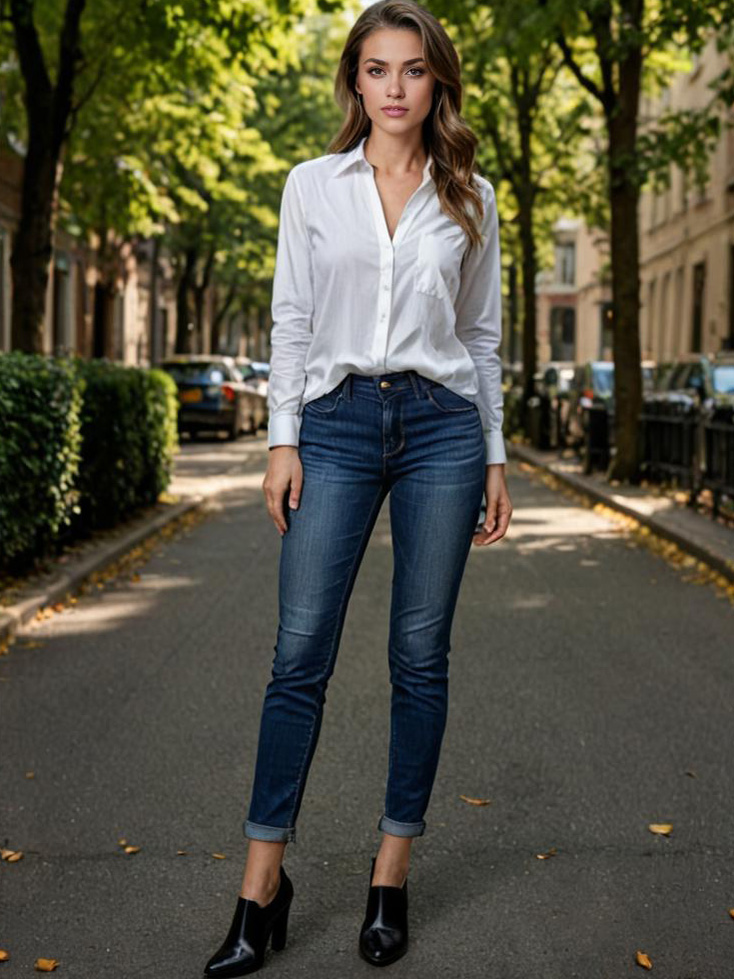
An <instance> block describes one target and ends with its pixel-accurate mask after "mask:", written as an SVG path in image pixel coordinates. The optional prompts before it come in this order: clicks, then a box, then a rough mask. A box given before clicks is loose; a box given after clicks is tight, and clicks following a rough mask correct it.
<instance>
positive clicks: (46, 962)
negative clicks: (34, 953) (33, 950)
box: [33, 959, 59, 972]
mask: <svg viewBox="0 0 734 979" xmlns="http://www.w3.org/2000/svg"><path fill="white" fill-rule="evenodd" d="M58 964H59V960H58V959H36V961H35V962H34V963H33V968H34V969H38V971H39V972H53V971H54V969H55V968H56V966H57V965H58Z"/></svg>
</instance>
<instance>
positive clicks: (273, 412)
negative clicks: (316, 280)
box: [268, 168, 313, 448]
mask: <svg viewBox="0 0 734 979" xmlns="http://www.w3.org/2000/svg"><path fill="white" fill-rule="evenodd" d="M294 170H295V168H293V169H292V170H291V171H290V173H289V174H288V177H287V179H286V182H285V186H284V188H283V196H282V199H281V205H280V226H279V228H278V247H277V252H276V258H275V273H274V276H273V296H272V305H271V311H272V318H273V325H272V328H271V332H270V345H271V356H270V376H269V379H268V413H269V419H268V447H269V448H273V447H274V446H276V445H296V446H297V445H298V440H299V433H300V429H301V414H302V411H303V404H302V397H303V392H304V389H305V386H306V371H305V366H304V365H305V361H306V354H307V353H308V348H309V346H310V344H311V339H312V317H313V277H312V268H311V253H310V242H309V236H308V229H307V227H306V219H305V213H304V209H303V203H302V200H301V196H300V193H299V189H298V185H297V181H296V176H295V173H294Z"/></svg>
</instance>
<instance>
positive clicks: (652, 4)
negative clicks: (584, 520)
mask: <svg viewBox="0 0 734 979" xmlns="http://www.w3.org/2000/svg"><path fill="white" fill-rule="evenodd" d="M532 6H533V5H530V4H529V5H528V6H527V7H526V8H525V12H526V15H527V16H528V17H533V16H534V14H535V11H537V10H538V9H540V10H542V11H543V12H544V14H545V15H546V16H547V18H548V19H547V29H548V31H549V33H550V36H552V37H554V38H555V41H556V44H557V45H558V48H559V50H560V51H561V54H562V56H563V61H564V64H565V65H566V66H567V67H568V69H569V70H570V71H571V72H572V73H573V75H574V77H575V78H576V80H577V82H578V83H579V85H581V87H582V88H583V89H584V90H585V91H586V92H588V93H589V94H590V95H591V96H592V97H593V98H594V99H595V100H596V101H597V103H598V104H599V106H600V107H601V111H602V112H603V117H604V122H605V127H606V133H607V147H606V167H607V179H608V193H609V205H610V246H611V273H612V326H613V353H614V363H615V403H616V410H615V429H616V431H615V435H616V444H617V451H616V455H615V457H614V458H613V460H612V462H611V464H610V469H609V473H608V475H609V476H610V477H612V478H616V479H619V480H629V481H631V482H637V481H638V480H639V459H638V444H637V427H638V418H639V413H640V410H641V406H642V378H641V371H640V335H639V293H640V261H639V228H638V206H639V199H640V192H641V189H642V187H643V185H644V183H645V181H646V180H648V179H651V178H652V179H655V180H656V181H657V180H659V179H661V174H665V175H667V171H668V170H669V167H670V163H671V161H674V162H676V163H677V164H678V165H679V166H681V168H682V169H684V171H688V170H691V169H693V170H694V171H695V172H696V173H697V174H699V175H700V173H701V170H702V161H705V160H706V159H707V158H708V156H709V155H710V152H711V150H712V148H713V146H714V145H715V142H716V140H717V139H718V135H719V132H720V112H721V107H722V103H723V102H724V101H726V100H728V99H730V95H731V86H730V76H729V72H726V73H725V74H724V75H723V76H722V78H721V79H720V83H721V84H720V85H719V86H717V87H716V89H715V91H714V93H713V95H712V98H711V101H710V104H709V105H708V106H707V107H706V108H705V109H704V110H702V111H699V112H695V113H694V112H677V113H674V112H670V113H667V114H666V115H665V116H664V117H661V119H660V120H659V121H658V125H657V128H656V129H655V130H651V131H650V132H646V133H645V134H644V138H643V135H642V134H641V133H640V131H639V130H638V118H639V106H640V92H641V90H642V88H643V85H644V84H648V85H651V86H652V85H658V86H659V85H661V84H664V83H665V80H666V79H668V78H669V77H670V75H671V63H670V58H671V57H672V54H673V52H674V51H675V50H677V49H679V48H680V47H686V48H687V49H688V50H690V51H691V52H698V51H700V50H701V49H702V48H703V46H704V45H705V43H706V42H707V40H708V39H709V37H710V36H711V34H712V33H715V34H716V35H717V37H718V38H719V39H720V40H719V43H720V44H721V45H722V49H723V45H725V44H727V43H729V41H730V38H731V35H730V32H731V24H732V23H733V22H734V3H733V2H732V0H708V2H706V3H702V2H700V0H540V3H539V5H538V6H537V7H536V8H535V10H533V9H532ZM662 179H663V180H664V179H666V176H663V177H662Z"/></svg>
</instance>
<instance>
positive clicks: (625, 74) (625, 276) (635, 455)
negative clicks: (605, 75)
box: [607, 49, 642, 483]
mask: <svg viewBox="0 0 734 979" xmlns="http://www.w3.org/2000/svg"><path fill="white" fill-rule="evenodd" d="M641 68H642V56H641V52H640V51H639V49H632V50H630V53H629V55H628V57H627V58H626V59H625V60H624V61H622V62H621V64H620V70H619V78H620V87H619V98H618V100H617V101H616V105H615V109H614V111H612V112H610V113H609V114H608V117H607V125H608V131H609V190H610V205H611V264H612V334H613V351H614V401H615V416H614V431H615V439H616V454H615V456H614V457H613V459H612V461H611V463H610V466H609V470H608V473H607V476H608V478H610V479H619V480H622V481H626V480H628V481H629V482H631V483H637V482H639V452H638V441H637V431H638V425H639V415H640V411H641V408H642V371H641V367H640V256H639V228H638V223H639V221H638V206H639V197H640V192H639V188H638V185H637V181H636V179H635V174H634V166H633V162H634V154H635V146H636V142H637V113H638V106H639V94H640V75H641Z"/></svg>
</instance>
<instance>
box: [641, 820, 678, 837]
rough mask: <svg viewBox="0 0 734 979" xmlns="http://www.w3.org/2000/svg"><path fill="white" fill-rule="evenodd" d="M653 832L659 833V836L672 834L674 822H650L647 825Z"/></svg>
mask: <svg viewBox="0 0 734 979" xmlns="http://www.w3.org/2000/svg"><path fill="white" fill-rule="evenodd" d="M647 828H648V829H649V830H650V832H651V833H657V834H658V835H659V836H670V832H671V830H672V829H673V824H672V823H650V825H649V826H648V827H647Z"/></svg>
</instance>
